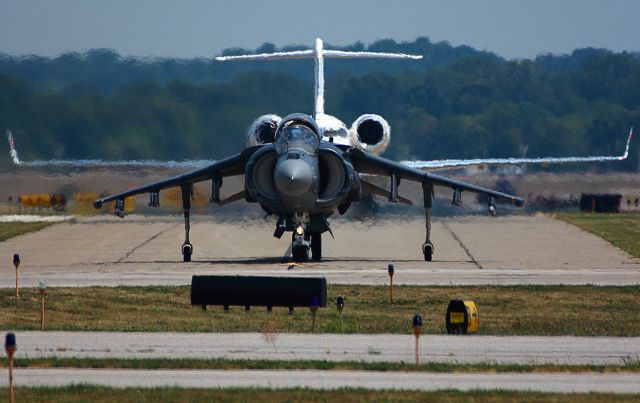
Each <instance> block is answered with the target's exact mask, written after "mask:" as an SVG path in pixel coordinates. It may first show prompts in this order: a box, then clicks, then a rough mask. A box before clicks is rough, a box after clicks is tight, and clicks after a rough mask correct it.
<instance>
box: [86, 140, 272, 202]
mask: <svg viewBox="0 0 640 403" xmlns="http://www.w3.org/2000/svg"><path fill="white" fill-rule="evenodd" d="M262 147H265V146H264V145H259V146H254V147H249V148H247V149H245V150H244V151H242V152H241V153H239V154H236V155H233V156H231V157H228V158H225V159H222V160H220V161H217V162H214V163H213V164H210V165H208V166H206V167H204V168H200V169H197V170H195V171H191V172H188V173H185V174H183V175H178V176H174V177H172V178H168V179H164V180H161V181H158V182H154V183H151V184H149V185H146V186H142V187H139V188H135V189H131V190H128V191H126V192H122V193H118V194H115V195H112V196H108V197H103V198H101V199H98V200H96V201H94V202H93V206H94V207H95V208H101V207H102V205H103V204H104V203H108V202H110V201H114V200H124V199H125V198H127V197H131V196H135V195H139V194H142V193H153V192H159V191H160V190H163V189H167V188H172V187H177V186H180V187H183V186H191V185H193V184H194V183H197V182H202V181H205V180H212V179H214V178H215V179H216V180H219V179H222V178H224V177H227V176H235V175H242V174H244V169H245V165H246V163H247V160H248V159H249V158H250V157H251V156H252V155H253V153H255V152H256V151H257V150H258V149H260V148H262Z"/></svg>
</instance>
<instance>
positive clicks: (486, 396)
mask: <svg viewBox="0 0 640 403" xmlns="http://www.w3.org/2000/svg"><path fill="white" fill-rule="evenodd" d="M7 395H8V391H7V389H6V388H5V389H0V396H7ZM15 398H16V401H18V402H61V401H64V402H92V403H98V402H213V401H215V402H254V401H257V402H310V401H313V402H317V401H321V402H328V401H329V402H362V401H375V402H452V403H458V402H460V403H463V402H464V403H475V402H496V403H499V402H534V403H535V402H562V403H565V402H568V403H573V402H585V403H596V402H598V403H599V402H637V401H638V396H637V395H617V394H600V393H588V394H576V393H574V394H561V393H537V392H508V391H471V392H458V391H452V390H444V391H436V392H418V391H397V390H366V389H348V388H347V389H337V390H310V389H301V388H297V389H280V390H269V389H254V388H247V389H240V388H229V389H182V388H154V389H143V388H127V389H114V388H105V387H98V386H85V385H79V386H69V387H64V388H22V387H18V388H16V390H15Z"/></svg>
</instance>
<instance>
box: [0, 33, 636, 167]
mask: <svg viewBox="0 0 640 403" xmlns="http://www.w3.org/2000/svg"><path fill="white" fill-rule="evenodd" d="M292 48H295V47H292ZM348 48H349V49H354V50H361V49H364V46H363V45H362V44H361V43H356V44H354V45H351V46H350V47H348ZM273 50H277V49H275V47H274V46H273V45H272V44H269V43H265V44H263V45H262V46H261V47H260V48H259V49H257V50H256V51H257V52H270V51H273ZM368 50H376V51H394V52H395V51H401V52H411V53H421V54H425V56H426V57H425V59H424V60H423V61H420V62H410V61H380V60H377V61H366V60H332V61H331V62H330V63H328V64H327V66H326V70H327V94H326V96H327V111H328V112H329V113H332V114H335V115H337V116H338V117H340V118H341V119H343V120H344V121H345V123H347V124H348V125H349V124H350V123H351V121H353V120H354V119H355V118H356V117H357V116H358V115H360V114H362V113H378V114H381V115H383V116H385V118H387V119H388V120H389V122H390V123H391V126H392V132H393V133H392V142H391V147H390V149H389V150H388V151H387V155H388V156H390V157H393V158H401V159H411V158H420V159H436V158H473V157H507V156H524V155H526V156H547V155H552V156H561V155H576V154H594V153H595V154H597V153H603V154H604V153H606V154H609V153H619V152H621V150H622V148H623V146H624V144H623V143H624V134H625V132H626V131H627V130H628V127H629V126H631V125H634V124H635V125H636V126H637V125H638V124H639V123H640V56H639V55H638V54H629V53H612V52H609V51H606V50H598V49H580V50H576V51H575V52H573V54H571V55H564V56H552V55H541V56H539V57H538V58H536V59H535V60H511V61H507V60H503V59H501V58H499V57H497V56H495V55H493V54H490V53H486V52H478V51H475V50H473V49H471V48H468V47H457V48H454V47H451V46H449V45H448V44H446V43H437V44H434V43H431V42H430V41H429V40H428V39H427V38H419V39H417V40H416V41H414V42H411V43H401V44H398V43H396V42H394V41H392V40H385V41H380V42H377V43H375V44H373V45H371V46H370V47H369V49H368ZM245 52H247V51H245V50H242V49H228V50H227V51H225V52H224V53H225V54H234V53H245ZM312 69H313V65H312V62H311V61H304V60H303V61H283V62H275V63H268V62H254V63H226V64H225V63H218V62H214V61H212V60H209V59H207V60H205V59H198V60H171V59H153V60H137V59H131V58H122V57H120V56H119V55H117V54H116V53H114V52H112V51H109V50H94V51H90V52H87V53H86V54H82V55H79V54H66V55H62V56H59V57H57V58H54V59H46V58H40V57H26V58H11V57H9V56H7V55H3V56H0V128H7V129H12V130H13V132H14V134H15V136H16V140H17V142H18V145H19V147H20V151H21V154H22V155H23V157H24V158H36V157H38V158H93V157H95V158H107V159H120V158H124V159H132V158H156V159H183V158H220V157H222V156H225V155H228V154H229V153H232V152H236V151H239V150H240V149H241V148H242V146H243V143H244V134H245V130H246V128H247V127H248V126H249V124H250V123H251V122H252V120H253V119H254V118H256V117H257V116H259V115H262V114H265V113H277V114H280V115H286V114H288V113H292V112H310V111H311V109H312V102H313V89H312V81H311V80H312V79H313V74H312V71H313V70H312ZM637 149H638V147H637V145H636V146H635V147H633V150H632V156H631V158H630V159H629V161H627V162H625V163H624V164H617V165H615V168H616V169H627V170H631V169H636V168H637V166H638V157H637Z"/></svg>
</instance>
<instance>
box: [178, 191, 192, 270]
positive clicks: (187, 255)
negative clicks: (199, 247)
mask: <svg viewBox="0 0 640 403" xmlns="http://www.w3.org/2000/svg"><path fill="white" fill-rule="evenodd" d="M180 190H181V192H182V210H183V211H184V242H183V243H182V260H183V261H184V262H190V261H191V255H192V254H193V245H191V242H189V230H190V229H191V226H190V225H189V211H190V210H191V191H192V189H191V185H182V186H180Z"/></svg>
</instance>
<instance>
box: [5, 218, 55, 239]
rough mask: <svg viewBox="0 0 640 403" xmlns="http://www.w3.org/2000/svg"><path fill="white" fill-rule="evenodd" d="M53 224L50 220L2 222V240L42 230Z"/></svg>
mask: <svg viewBox="0 0 640 403" xmlns="http://www.w3.org/2000/svg"><path fill="white" fill-rule="evenodd" d="M52 224H53V223H50V222H2V223H0V242H4V241H6V240H7V239H9V238H13V237H16V236H18V235H22V234H27V233H29V232H36V231H40V230H41V229H43V228H45V227H48V226H49V225H52Z"/></svg>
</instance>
